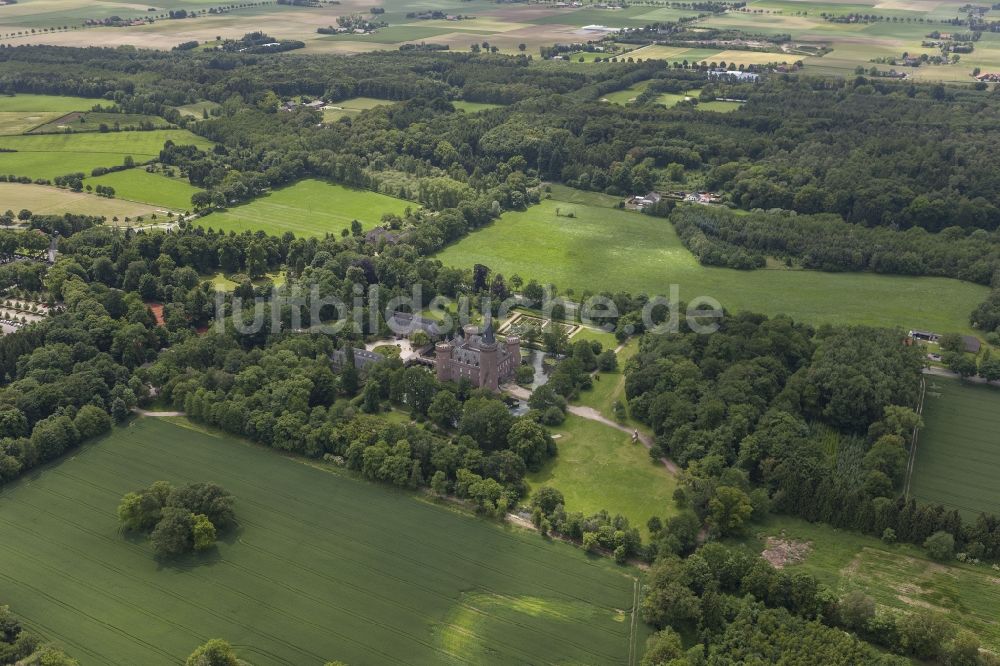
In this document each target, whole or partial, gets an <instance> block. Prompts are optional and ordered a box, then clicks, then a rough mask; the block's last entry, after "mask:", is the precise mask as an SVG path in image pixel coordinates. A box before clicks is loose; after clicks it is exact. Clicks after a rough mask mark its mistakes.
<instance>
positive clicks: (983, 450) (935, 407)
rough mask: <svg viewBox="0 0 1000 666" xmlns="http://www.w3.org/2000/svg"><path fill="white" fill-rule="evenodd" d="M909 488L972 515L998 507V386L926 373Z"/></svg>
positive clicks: (918, 495)
mask: <svg viewBox="0 0 1000 666" xmlns="http://www.w3.org/2000/svg"><path fill="white" fill-rule="evenodd" d="M926 381H927V393H926V396H925V398H924V414H923V416H924V425H925V427H924V429H923V430H921V431H920V433H919V439H918V441H917V454H916V457H915V458H914V461H913V474H912V476H911V478H910V493H911V494H912V495H913V496H914V497H916V498H917V499H918V500H920V501H922V502H932V503H935V504H938V503H940V504H944V505H945V506H946V507H949V508H954V509H958V510H960V511H961V512H962V513H963V515H964V516H965V518H967V519H970V520H974V519H975V517H976V516H978V515H979V514H980V513H981V512H986V513H997V508H998V507H1000V484H998V483H997V474H998V473H1000V389H998V388H996V387H992V386H983V385H980V384H971V383H968V382H962V381H960V380H957V379H946V378H943V377H934V376H928V377H926Z"/></svg>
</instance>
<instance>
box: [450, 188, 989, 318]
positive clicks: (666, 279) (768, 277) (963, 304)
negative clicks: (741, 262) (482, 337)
mask: <svg viewBox="0 0 1000 666" xmlns="http://www.w3.org/2000/svg"><path fill="white" fill-rule="evenodd" d="M557 195H558V196H563V195H562V194H557ZM609 199H610V197H609ZM556 209H559V211H560V213H561V214H560V215H557V214H556ZM570 212H572V213H573V215H574V217H569V213H570ZM437 256H438V258H439V259H441V260H442V261H443V262H444V263H445V264H446V265H449V266H458V267H464V268H471V267H472V265H473V264H476V263H481V264H485V265H487V266H489V267H490V268H491V269H493V270H496V271H499V272H501V273H503V274H504V275H511V274H514V273H517V274H518V275H520V276H521V277H523V278H525V279H528V278H535V279H537V280H539V281H544V282H550V283H553V284H555V285H557V286H559V287H563V288H567V287H572V288H574V289H576V290H578V291H583V290H586V289H589V290H592V291H595V292H600V291H617V290H626V291H630V292H633V293H639V292H646V293H647V294H659V295H663V296H669V295H670V294H669V288H670V285H671V284H676V285H679V287H680V299H681V300H682V301H685V302H690V301H691V300H693V299H694V298H696V297H700V296H707V297H712V298H715V299H717V300H718V301H719V302H720V303H722V305H723V306H724V307H726V308H727V309H730V310H736V311H738V310H751V311H754V312H763V313H767V314H778V313H785V314H788V315H790V316H792V317H794V318H795V319H797V320H801V321H807V322H810V323H814V324H820V323H831V324H833V323H856V324H868V325H877V326H900V327H908V328H928V329H929V330H945V331H962V332H969V333H971V332H972V331H971V329H970V328H969V323H968V319H969V312H971V311H972V309H973V308H974V307H975V306H976V305H977V304H978V303H979V302H981V301H982V300H983V299H984V298H985V297H986V295H987V293H988V289H987V288H986V287H983V286H980V285H975V284H969V283H965V282H959V281H958V280H951V279H944V278H927V277H920V278H914V277H902V276H889V275H875V274H872V273H822V272H819V271H787V270H780V269H776V270H756V271H738V270H733V269H727V268H714V267H707V266H702V265H701V264H699V263H698V261H697V260H696V259H695V258H694V256H693V255H692V254H691V253H690V252H688V250H687V249H686V248H685V247H684V246H683V245H682V244H681V242H680V239H679V238H678V237H677V234H676V232H675V231H674V228H673V226H672V225H671V224H670V223H669V222H668V221H667V220H663V219H659V218H654V217H649V216H645V215H642V214H639V213H633V212H629V211H624V210H617V209H611V208H604V207H599V206H593V205H585V204H581V203H573V204H567V203H565V202H561V201H556V200H554V199H546V200H544V201H542V203H541V204H539V205H537V206H533V207H532V208H530V209H528V210H527V211H523V212H521V211H517V212H509V213H504V214H503V215H502V216H501V218H500V219H499V220H498V221H496V222H494V223H493V224H491V225H489V226H487V227H484V228H483V229H481V230H479V231H476V232H474V233H472V234H470V235H469V236H467V237H465V238H464V239H462V240H461V241H459V242H458V243H456V244H454V245H452V246H450V247H448V248H446V249H445V250H444V251H442V252H441V253H439V254H438V255H437ZM931 303H932V304H933V306H932V307H929V306H928V304H931ZM872 304H877V307H872Z"/></svg>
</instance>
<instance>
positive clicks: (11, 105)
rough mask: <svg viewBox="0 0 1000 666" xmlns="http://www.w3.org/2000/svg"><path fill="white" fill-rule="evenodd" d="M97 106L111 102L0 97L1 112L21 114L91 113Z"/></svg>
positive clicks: (55, 97) (53, 96)
mask: <svg viewBox="0 0 1000 666" xmlns="http://www.w3.org/2000/svg"><path fill="white" fill-rule="evenodd" d="M6 9H9V8H5V10H6ZM97 104H103V105H106V104H109V102H108V101H107V100H104V99H90V98H87V97H68V96H65V95H30V94H20V95H0V111H16V112H19V113H24V112H32V111H46V112H50V113H69V112H70V111H89V110H90V109H92V108H94V106H95V105H97Z"/></svg>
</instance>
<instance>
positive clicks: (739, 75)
mask: <svg viewBox="0 0 1000 666" xmlns="http://www.w3.org/2000/svg"><path fill="white" fill-rule="evenodd" d="M708 76H709V78H712V79H732V80H734V81H754V82H756V81H758V80H760V74H756V73H754V72H741V71H739V70H735V69H733V70H729V69H713V70H710V71H709V72H708Z"/></svg>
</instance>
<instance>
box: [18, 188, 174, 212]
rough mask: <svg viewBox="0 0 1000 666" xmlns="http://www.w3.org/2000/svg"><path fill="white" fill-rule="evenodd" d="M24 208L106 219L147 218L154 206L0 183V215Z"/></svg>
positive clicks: (94, 195)
mask: <svg viewBox="0 0 1000 666" xmlns="http://www.w3.org/2000/svg"><path fill="white" fill-rule="evenodd" d="M25 209H27V210H30V211H31V212H32V213H36V214H42V215H62V214H63V213H75V214H78V215H96V216H102V215H103V216H104V217H106V218H108V219H109V220H110V219H112V218H114V217H118V218H122V219H124V218H126V217H130V218H135V217H138V216H140V215H142V216H146V217H148V216H149V215H151V214H153V213H155V212H156V207H155V206H150V205H148V204H144V203H136V202H134V201H123V200H122V199H105V198H104V197H99V196H97V195H96V194H88V193H86V192H72V191H70V190H63V189H59V188H57V187H49V186H46V185H25V184H21V183H0V212H2V211H5V210H13V211H14V212H15V213H16V212H18V211H21V210H25Z"/></svg>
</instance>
